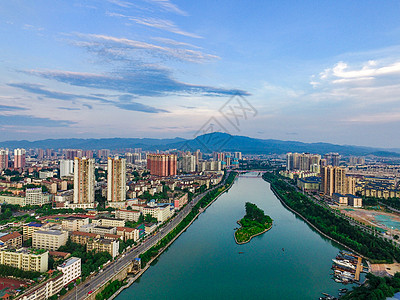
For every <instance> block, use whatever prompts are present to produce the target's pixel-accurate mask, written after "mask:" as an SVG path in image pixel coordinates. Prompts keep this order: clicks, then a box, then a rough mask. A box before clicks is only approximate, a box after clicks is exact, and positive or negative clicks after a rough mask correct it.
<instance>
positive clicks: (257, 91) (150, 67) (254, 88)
mask: <svg viewBox="0 0 400 300" xmlns="http://www.w3.org/2000/svg"><path fill="white" fill-rule="evenodd" d="M399 16H400V2H399V1H240V0H230V1H226V0H220V1H211V0H204V1H189V0H185V1H184V0H68V1H60V0H56V1H54V0H37V1H28V0H8V1H3V3H2V5H1V6H0V53H1V55H0V141H5V140H21V139H27V140H39V139H46V138H72V137H75V138H102V137H105V138H106V137H151V138H173V137H182V138H194V137H196V136H198V135H200V134H203V133H208V132H213V131H222V132H227V133H230V134H234V135H245V136H250V137H254V138H262V139H281V140H296V141H302V142H329V143H335V144H348V145H364V146H374V147H380V148H400V139H399V138H398V136H397V134H396V132H398V131H399V129H400V17H399Z"/></svg>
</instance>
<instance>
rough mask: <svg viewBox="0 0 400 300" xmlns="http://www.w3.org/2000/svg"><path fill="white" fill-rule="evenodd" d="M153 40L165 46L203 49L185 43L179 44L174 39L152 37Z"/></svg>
mask: <svg viewBox="0 0 400 300" xmlns="http://www.w3.org/2000/svg"><path fill="white" fill-rule="evenodd" d="M151 39H152V40H155V41H158V42H161V43H163V44H166V45H170V46H175V47H191V48H197V49H201V47H199V46H195V45H193V44H189V43H184V42H179V41H176V40H173V39H168V38H162V37H152V38H151Z"/></svg>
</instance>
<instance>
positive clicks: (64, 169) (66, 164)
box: [60, 159, 74, 177]
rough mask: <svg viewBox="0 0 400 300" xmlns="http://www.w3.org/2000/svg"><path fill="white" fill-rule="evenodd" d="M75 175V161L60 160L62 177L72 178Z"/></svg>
mask: <svg viewBox="0 0 400 300" xmlns="http://www.w3.org/2000/svg"><path fill="white" fill-rule="evenodd" d="M73 174H74V161H73V160H71V159H62V160H60V177H64V176H72V175H73Z"/></svg>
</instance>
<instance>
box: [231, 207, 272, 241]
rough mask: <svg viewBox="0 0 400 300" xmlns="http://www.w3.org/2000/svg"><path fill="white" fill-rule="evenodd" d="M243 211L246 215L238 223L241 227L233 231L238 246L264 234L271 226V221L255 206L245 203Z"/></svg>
mask: <svg viewBox="0 0 400 300" xmlns="http://www.w3.org/2000/svg"><path fill="white" fill-rule="evenodd" d="M245 209H246V215H245V216H244V217H243V218H242V219H241V220H239V221H238V224H239V225H240V226H241V227H240V228H239V229H238V230H236V231H235V240H236V242H237V243H238V244H244V243H247V242H249V241H250V240H251V238H252V237H254V236H256V235H259V234H261V233H264V232H266V231H267V230H269V229H270V228H271V226H272V219H271V218H270V217H269V216H267V215H265V214H264V211H263V210H262V209H260V208H258V207H257V206H256V205H255V204H253V203H250V202H246V204H245Z"/></svg>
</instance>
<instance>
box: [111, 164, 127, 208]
mask: <svg viewBox="0 0 400 300" xmlns="http://www.w3.org/2000/svg"><path fill="white" fill-rule="evenodd" d="M107 172H108V174H107V201H108V202H121V201H125V200H126V160H125V158H118V156H117V157H115V158H110V157H109V158H108V167H107Z"/></svg>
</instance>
